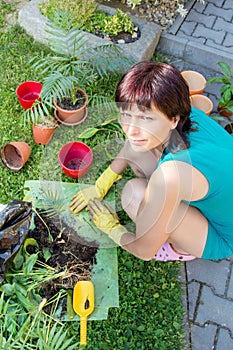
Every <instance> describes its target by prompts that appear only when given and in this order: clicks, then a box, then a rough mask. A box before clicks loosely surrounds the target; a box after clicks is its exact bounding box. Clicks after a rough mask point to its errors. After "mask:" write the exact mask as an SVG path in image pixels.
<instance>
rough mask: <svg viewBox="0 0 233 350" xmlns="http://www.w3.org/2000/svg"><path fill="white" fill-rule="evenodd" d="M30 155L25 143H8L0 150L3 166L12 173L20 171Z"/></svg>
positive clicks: (28, 147)
mask: <svg viewBox="0 0 233 350" xmlns="http://www.w3.org/2000/svg"><path fill="white" fill-rule="evenodd" d="M30 155H31V147H30V146H29V145H28V144H27V143H26V142H10V143H7V144H5V145H3V146H2V147H1V149H0V156H1V160H2V163H3V165H5V166H6V167H7V168H8V169H10V170H12V171H18V170H20V169H21V168H22V167H23V166H24V164H25V163H26V162H27V160H28V158H29V157H30Z"/></svg>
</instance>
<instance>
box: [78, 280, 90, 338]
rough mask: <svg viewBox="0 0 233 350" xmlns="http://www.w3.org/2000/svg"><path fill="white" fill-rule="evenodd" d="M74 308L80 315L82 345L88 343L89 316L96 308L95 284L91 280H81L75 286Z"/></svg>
mask: <svg viewBox="0 0 233 350" xmlns="http://www.w3.org/2000/svg"><path fill="white" fill-rule="evenodd" d="M73 308H74V311H75V312H76V314H78V315H79V316H80V345H86V344H87V316H89V315H90V314H91V313H92V312H93V310H94V285H93V283H92V282H91V281H79V282H77V283H76V285H75V286H74V291H73Z"/></svg>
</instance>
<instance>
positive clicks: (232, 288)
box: [227, 117, 233, 299]
mask: <svg viewBox="0 0 233 350" xmlns="http://www.w3.org/2000/svg"><path fill="white" fill-rule="evenodd" d="M231 119H233V118H232V117H231ZM227 297H228V298H232V299H233V271H232V267H231V276H230V280H229V285H228V288H227Z"/></svg>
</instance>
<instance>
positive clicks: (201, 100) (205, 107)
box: [190, 94, 213, 115]
mask: <svg viewBox="0 0 233 350" xmlns="http://www.w3.org/2000/svg"><path fill="white" fill-rule="evenodd" d="M190 100H191V105H192V106H193V107H196V108H197V109H200V110H201V111H203V112H205V113H206V114H207V115H210V113H211V112H212V110H213V102H212V101H211V99H210V98H209V97H207V96H204V95H200V94H197V95H192V96H190Z"/></svg>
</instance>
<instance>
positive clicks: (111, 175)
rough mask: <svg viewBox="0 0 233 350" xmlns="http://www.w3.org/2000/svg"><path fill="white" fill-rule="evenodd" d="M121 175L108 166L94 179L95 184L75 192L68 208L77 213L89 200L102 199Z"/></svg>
mask: <svg viewBox="0 0 233 350" xmlns="http://www.w3.org/2000/svg"><path fill="white" fill-rule="evenodd" d="M121 177H122V176H121V175H118V174H116V173H115V172H114V171H113V170H112V169H111V168H110V166H109V167H108V168H107V169H106V170H105V171H104V172H103V174H102V175H100V177H99V178H98V179H97V180H96V182H95V186H90V187H87V188H85V189H83V190H81V191H79V192H77V193H76V194H75V195H74V196H73V197H72V198H71V203H70V209H71V210H72V211H73V212H74V213H75V214H77V213H79V212H80V211H81V210H82V209H84V208H85V207H86V206H87V204H88V202H89V200H91V199H94V198H99V199H100V200H102V199H103V198H104V197H105V196H106V194H107V193H108V191H109V190H110V188H111V187H112V185H113V183H114V182H115V181H117V180H119V179H121Z"/></svg>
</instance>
